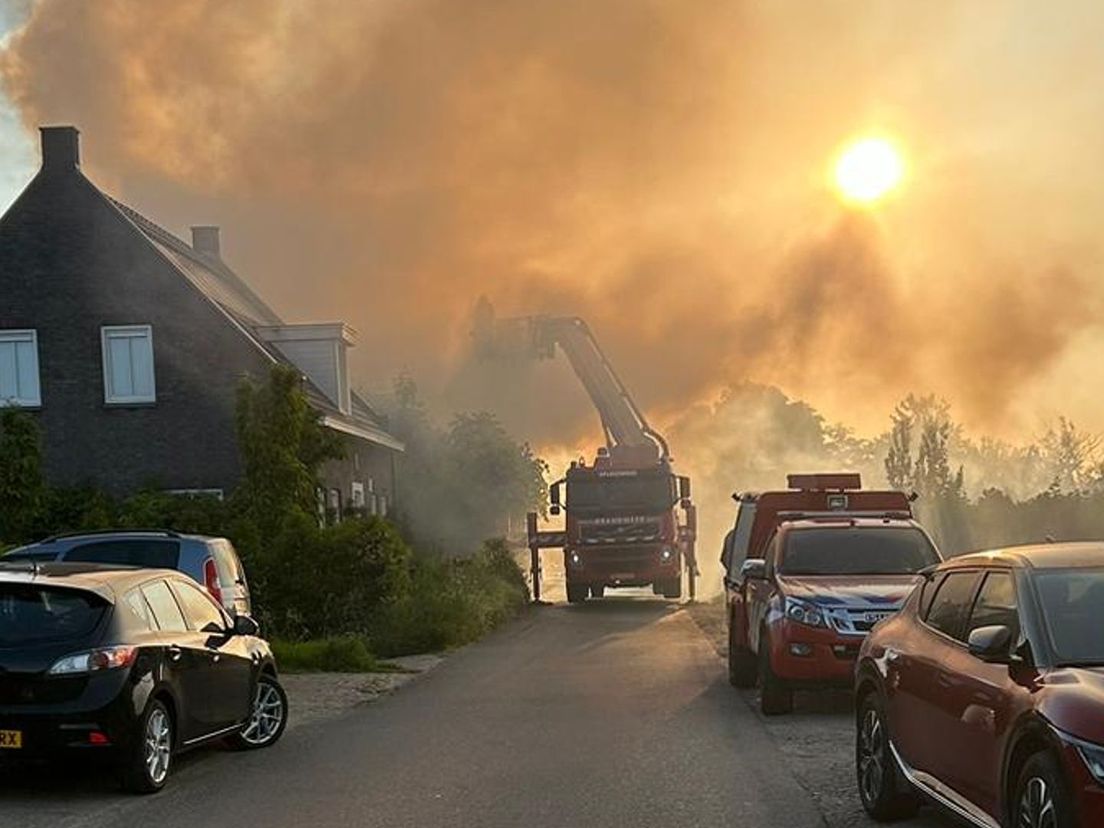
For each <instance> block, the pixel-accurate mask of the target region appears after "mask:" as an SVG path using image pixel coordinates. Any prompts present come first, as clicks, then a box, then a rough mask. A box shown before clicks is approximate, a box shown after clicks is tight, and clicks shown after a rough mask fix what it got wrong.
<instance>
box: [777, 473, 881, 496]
mask: <svg viewBox="0 0 1104 828" xmlns="http://www.w3.org/2000/svg"><path fill="white" fill-rule="evenodd" d="M786 486H787V488H790V489H799V490H801V491H814V492H824V491H839V492H844V491H849V490H855V489H861V488H862V476H861V475H859V474H858V473H851V472H846V473H842V474H788V475H786Z"/></svg>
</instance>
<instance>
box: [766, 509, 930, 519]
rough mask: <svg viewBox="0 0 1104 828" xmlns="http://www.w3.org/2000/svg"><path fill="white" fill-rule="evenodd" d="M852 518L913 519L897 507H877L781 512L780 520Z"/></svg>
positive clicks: (779, 514)
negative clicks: (893, 508) (839, 510)
mask: <svg viewBox="0 0 1104 828" xmlns="http://www.w3.org/2000/svg"><path fill="white" fill-rule="evenodd" d="M852 518H885V519H887V520H911V519H912V515H910V514H909V513H908V512H906V511H903V510H900V509H896V510H892V509H891V510H886V509H875V510H872V511H855V512H801V511H792V512H779V513H778V519H779V520H817V519H822V520H823V519H828V520H849V519H852Z"/></svg>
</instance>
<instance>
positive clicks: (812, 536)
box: [778, 526, 939, 575]
mask: <svg viewBox="0 0 1104 828" xmlns="http://www.w3.org/2000/svg"><path fill="white" fill-rule="evenodd" d="M938 562H939V556H938V554H936V551H935V549H934V548H933V547H932V545H931V543H930V542H929V541H928V539H927V537H926V536H925V535H924V533H923V532H921V531H920V530H918V529H915V528H913V527H889V526H886V527H882V526H878V527H859V526H851V527H834V528H831V529H828V528H824V529H795V530H793V531H791V532H790V533H789V534H788V535H787V542H786V548H785V550H784V551H783V554H782V561H781V563H780V565H779V567H778V571H779V572H780V573H781V574H783V575H908V574H912V573H915V572H919V571H920V570H921V569H923V568H924V567H926V566H930V565H932V564H934V563H938Z"/></svg>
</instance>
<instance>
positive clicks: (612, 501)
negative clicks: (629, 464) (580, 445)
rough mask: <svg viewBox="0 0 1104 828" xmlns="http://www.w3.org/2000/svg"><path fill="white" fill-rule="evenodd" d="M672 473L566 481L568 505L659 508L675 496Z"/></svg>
mask: <svg viewBox="0 0 1104 828" xmlns="http://www.w3.org/2000/svg"><path fill="white" fill-rule="evenodd" d="M676 499H677V498H676V495H675V479H674V477H673V476H672V475H627V476H624V477H621V476H612V475H611V476H597V475H595V476H587V477H581V478H577V479H574V480H569V481H568V483H567V505H568V508H570V509H575V510H578V509H603V510H610V509H642V510H647V511H653V512H659V511H663V510H665V509H670V508H671V506H672V504H674V502H675V500H676Z"/></svg>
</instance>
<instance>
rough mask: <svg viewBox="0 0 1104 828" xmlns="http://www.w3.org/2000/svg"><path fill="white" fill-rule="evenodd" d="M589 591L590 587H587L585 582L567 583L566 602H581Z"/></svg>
mask: <svg viewBox="0 0 1104 828" xmlns="http://www.w3.org/2000/svg"><path fill="white" fill-rule="evenodd" d="M589 592H590V587H588V586H587V585H586V584H568V585H567V603H569V604H581V603H583V601H585V600H586V599H587V593H589Z"/></svg>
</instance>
